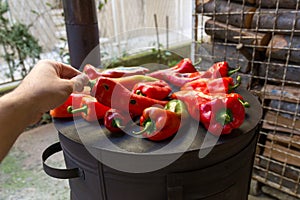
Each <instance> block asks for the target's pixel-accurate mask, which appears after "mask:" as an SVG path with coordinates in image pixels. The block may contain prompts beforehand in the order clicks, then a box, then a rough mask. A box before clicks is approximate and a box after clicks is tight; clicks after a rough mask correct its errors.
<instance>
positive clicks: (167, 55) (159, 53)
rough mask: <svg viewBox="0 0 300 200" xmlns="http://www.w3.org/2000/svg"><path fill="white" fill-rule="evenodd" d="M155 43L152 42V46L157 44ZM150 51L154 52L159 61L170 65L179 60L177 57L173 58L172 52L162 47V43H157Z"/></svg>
mask: <svg viewBox="0 0 300 200" xmlns="http://www.w3.org/2000/svg"><path fill="white" fill-rule="evenodd" d="M155 44H156V43H155V42H154V43H153V46H157V45H155ZM152 53H153V54H156V57H157V60H158V62H159V63H164V64H166V65H168V66H170V67H172V66H174V65H176V64H177V63H178V62H179V59H178V58H174V57H173V56H172V55H173V54H172V52H170V51H169V50H164V49H163V45H162V44H159V45H158V47H157V48H152Z"/></svg>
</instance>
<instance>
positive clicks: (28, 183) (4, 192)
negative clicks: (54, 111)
mask: <svg viewBox="0 0 300 200" xmlns="http://www.w3.org/2000/svg"><path fill="white" fill-rule="evenodd" d="M57 141H58V138H57V132H56V130H55V128H54V125H53V124H52V123H50V124H47V125H43V126H40V127H37V128H34V129H31V130H30V131H26V132H24V133H23V134H22V135H21V136H20V137H19V138H18V140H17V142H16V143H15V145H14V146H13V148H12V149H11V151H10V153H9V154H8V156H7V157H6V158H5V159H4V160H3V162H2V163H1V164H0V200H68V199H70V195H69V193H70V190H69V185H68V181H67V180H60V179H55V178H52V177H50V176H48V175H47V174H45V172H44V171H43V169H42V159H41V157H42V153H43V151H44V150H45V149H46V148H47V147H48V146H50V145H51V144H53V143H55V142H57ZM47 163H48V164H49V165H50V166H54V167H57V168H64V167H65V166H64V160H63V155H62V153H57V154H55V155H53V156H52V157H51V159H50V158H49V162H47ZM272 199H273V198H267V197H262V196H260V197H253V196H250V197H249V200H272Z"/></svg>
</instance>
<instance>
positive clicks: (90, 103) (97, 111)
mask: <svg viewBox="0 0 300 200" xmlns="http://www.w3.org/2000/svg"><path fill="white" fill-rule="evenodd" d="M109 109H110V108H109V107H107V106H104V105H102V104H101V103H99V102H98V101H97V100H96V98H94V97H84V98H82V101H81V106H80V108H76V109H75V108H74V107H73V106H69V107H68V108H67V110H68V112H69V113H72V114H76V113H81V116H82V118H84V119H85V120H86V121H89V122H92V121H97V120H99V119H103V118H104V116H105V113H106V111H107V110H109Z"/></svg>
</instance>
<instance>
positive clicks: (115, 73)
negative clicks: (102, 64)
mask: <svg viewBox="0 0 300 200" xmlns="http://www.w3.org/2000/svg"><path fill="white" fill-rule="evenodd" d="M83 72H84V73H86V74H87V76H88V77H89V78H90V79H96V78H99V77H109V78H120V77H124V76H133V75H145V74H146V73H147V72H149V69H147V68H145V67H141V66H138V67H116V68H111V69H105V70H102V71H100V70H99V69H97V68H95V67H94V66H92V65H90V64H87V65H85V66H84V68H83Z"/></svg>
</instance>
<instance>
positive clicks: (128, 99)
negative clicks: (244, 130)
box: [50, 58, 249, 141]
mask: <svg viewBox="0 0 300 200" xmlns="http://www.w3.org/2000/svg"><path fill="white" fill-rule="evenodd" d="M238 70H239V69H238V68H237V69H234V70H230V69H229V66H228V63H227V62H217V63H214V64H213V65H212V66H211V67H210V68H208V69H207V70H203V71H199V70H197V69H196V68H195V66H194V65H193V64H192V61H191V60H190V59H189V58H184V59H182V60H181V61H180V62H179V63H178V64H176V65H175V66H173V67H170V68H167V69H162V70H158V71H155V72H149V70H148V69H146V68H144V67H123V68H116V69H108V70H104V71H100V70H98V69H96V68H95V67H93V66H91V65H86V66H85V68H84V70H83V72H84V73H86V74H87V75H88V76H89V78H90V80H91V81H90V83H91V84H90V87H91V90H90V93H89V94H71V95H70V97H69V98H68V100H67V101H66V102H65V103H64V104H63V105H61V106H59V107H57V108H55V109H53V110H51V111H50V114H51V115H52V116H53V117H54V118H66V117H82V118H83V119H84V120H86V121H88V122H94V121H98V122H100V123H103V125H104V126H105V127H106V128H107V129H108V130H109V131H110V132H111V133H115V132H122V131H124V130H125V128H126V127H127V126H128V125H129V124H130V123H136V120H135V121H134V120H132V119H138V120H137V121H138V125H139V126H140V130H135V131H132V133H133V135H142V136H143V138H147V139H149V140H152V141H161V140H166V139H168V138H170V137H172V136H174V135H175V134H176V133H177V132H178V131H179V129H180V128H181V127H183V126H185V125H186V124H188V119H189V118H190V117H191V118H193V119H194V120H197V121H199V123H200V124H202V125H203V126H204V127H205V128H206V129H207V131H208V132H209V133H210V134H213V135H216V136H220V135H224V134H229V133H231V132H232V130H233V129H237V128H239V127H240V126H241V125H242V124H243V122H244V120H245V108H247V107H248V106H249V104H248V103H247V102H246V101H245V100H244V99H243V97H242V96H241V95H240V94H238V93H236V92H235V89H236V88H237V87H238V86H239V85H240V84H241V77H240V76H237V77H236V80H234V79H233V78H232V77H231V75H232V74H233V73H235V72H237V71H238ZM174 88H176V89H174Z"/></svg>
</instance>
